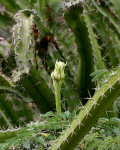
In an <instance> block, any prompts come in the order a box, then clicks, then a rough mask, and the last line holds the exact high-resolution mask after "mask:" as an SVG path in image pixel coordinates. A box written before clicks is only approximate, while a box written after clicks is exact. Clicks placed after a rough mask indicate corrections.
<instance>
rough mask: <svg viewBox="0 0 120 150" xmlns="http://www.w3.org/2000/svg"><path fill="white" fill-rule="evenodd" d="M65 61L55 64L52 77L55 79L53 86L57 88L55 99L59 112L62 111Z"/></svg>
mask: <svg viewBox="0 0 120 150" xmlns="http://www.w3.org/2000/svg"><path fill="white" fill-rule="evenodd" d="M64 69H65V63H63V62H61V61H59V62H56V64H55V69H54V71H53V72H52V74H51V78H52V79H53V86H54V89H55V99H56V110H57V114H60V113H61V95H60V90H61V86H62V81H63V79H64V77H65V74H64Z"/></svg>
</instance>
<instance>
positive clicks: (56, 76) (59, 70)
mask: <svg viewBox="0 0 120 150" xmlns="http://www.w3.org/2000/svg"><path fill="white" fill-rule="evenodd" d="M65 66H66V64H65V63H63V62H61V61H59V62H58V61H57V62H56V64H55V69H54V71H53V72H52V73H51V78H52V79H53V80H63V79H64V77H65V73H64V70H65Z"/></svg>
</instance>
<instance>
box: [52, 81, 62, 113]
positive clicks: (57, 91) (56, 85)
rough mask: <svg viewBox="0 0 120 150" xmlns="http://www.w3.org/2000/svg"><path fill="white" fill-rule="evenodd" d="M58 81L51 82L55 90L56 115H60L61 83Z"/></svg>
mask: <svg viewBox="0 0 120 150" xmlns="http://www.w3.org/2000/svg"><path fill="white" fill-rule="evenodd" d="M60 82H61V81H58V80H53V85H54V88H55V99H56V110H57V114H60V113H61V95H60V90H61V85H62V82H61V83H60Z"/></svg>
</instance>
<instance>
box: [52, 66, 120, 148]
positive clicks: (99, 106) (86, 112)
mask: <svg viewBox="0 0 120 150" xmlns="http://www.w3.org/2000/svg"><path fill="white" fill-rule="evenodd" d="M113 74H114V75H111V78H110V79H109V80H108V81H107V82H105V83H104V84H103V85H102V87H101V88H100V90H98V91H97V92H96V93H95V94H94V96H93V97H92V99H91V100H89V101H88V103H87V104H86V105H85V106H84V107H83V109H82V110H81V111H80V113H79V114H78V115H77V116H76V118H75V119H74V120H73V122H72V123H71V125H70V127H68V128H67V130H66V131H65V132H64V133H63V134H62V135H61V136H60V137H59V138H58V139H57V141H56V142H55V143H54V145H53V146H52V147H51V150H57V149H62V150H66V149H69V150H73V149H74V148H75V147H76V146H77V144H78V143H79V142H80V140H81V139H82V138H83V137H84V135H85V134H86V133H88V132H89V131H90V129H91V128H92V127H93V126H94V124H95V123H96V122H97V121H98V119H99V118H100V117H101V116H102V115H103V114H104V112H105V111H106V110H107V109H108V108H109V107H110V106H111V105H112V103H113V102H114V100H115V99H116V98H117V97H118V96H119V95H120V69H118V71H117V72H114V73H113Z"/></svg>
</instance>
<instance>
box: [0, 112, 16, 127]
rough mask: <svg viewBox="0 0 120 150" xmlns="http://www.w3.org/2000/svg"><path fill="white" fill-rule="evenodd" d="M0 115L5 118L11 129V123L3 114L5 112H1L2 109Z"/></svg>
mask: <svg viewBox="0 0 120 150" xmlns="http://www.w3.org/2000/svg"><path fill="white" fill-rule="evenodd" d="M0 115H1V116H2V117H3V119H4V120H5V122H6V123H7V125H8V126H9V127H10V128H11V129H13V126H12V124H11V123H10V121H9V120H8V119H7V117H6V116H5V114H4V113H3V111H2V110H0Z"/></svg>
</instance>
